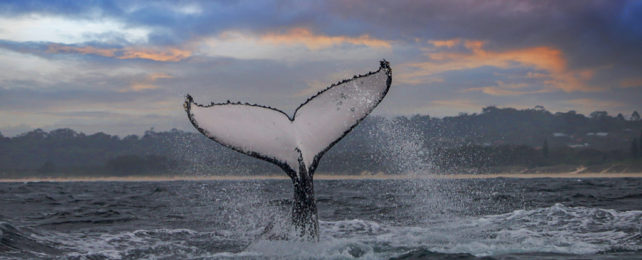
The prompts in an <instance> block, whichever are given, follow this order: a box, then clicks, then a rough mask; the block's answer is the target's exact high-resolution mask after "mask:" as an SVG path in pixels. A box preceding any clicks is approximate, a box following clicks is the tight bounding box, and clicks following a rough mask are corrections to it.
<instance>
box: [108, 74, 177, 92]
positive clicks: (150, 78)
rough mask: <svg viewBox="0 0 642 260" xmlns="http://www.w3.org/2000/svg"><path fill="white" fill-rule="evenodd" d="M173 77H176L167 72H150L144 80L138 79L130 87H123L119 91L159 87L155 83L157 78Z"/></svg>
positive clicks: (136, 90)
mask: <svg viewBox="0 0 642 260" xmlns="http://www.w3.org/2000/svg"><path fill="white" fill-rule="evenodd" d="M171 78H174V77H173V76H172V75H169V74H165V73H153V74H149V75H147V76H146V77H145V78H144V79H143V80H136V81H134V82H132V83H131V84H130V86H129V88H126V89H121V90H119V92H131V91H135V92H139V91H143V90H151V89H157V88H158V86H157V85H155V84H154V83H155V82H156V80H159V79H171Z"/></svg>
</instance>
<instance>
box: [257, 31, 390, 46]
mask: <svg viewBox="0 0 642 260" xmlns="http://www.w3.org/2000/svg"><path fill="white" fill-rule="evenodd" d="M259 39H260V41H262V42H266V43H269V44H283V45H295V44H302V45H304V46H306V47H307V48H309V49H311V50H318V49H323V48H329V47H332V46H337V45H341V44H352V45H364V46H367V47H371V48H390V43H389V42H387V41H384V40H380V39H376V38H372V37H370V36H369V35H367V34H362V35H360V36H358V37H349V36H329V35H323V34H315V33H313V32H312V31H310V30H309V29H307V28H292V29H290V30H288V31H287V32H286V33H266V34H263V35H261V36H260V37H259Z"/></svg>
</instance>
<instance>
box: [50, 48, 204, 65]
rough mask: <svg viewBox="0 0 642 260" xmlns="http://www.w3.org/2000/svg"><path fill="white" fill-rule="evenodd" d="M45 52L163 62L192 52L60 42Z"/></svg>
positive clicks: (177, 59)
mask: <svg viewBox="0 0 642 260" xmlns="http://www.w3.org/2000/svg"><path fill="white" fill-rule="evenodd" d="M46 52H47V53H50V54H56V53H77V54H91V55H98V56H103V57H110V58H116V59H121V60H126V59H143V60H153V61H163V62H177V61H181V60H184V59H187V58H189V57H190V56H191V55H192V52H191V51H189V50H183V49H179V48H172V47H170V48H160V47H155V48H143V47H122V48H100V47H92V46H72V45H61V44H49V45H48V46H47V50H46Z"/></svg>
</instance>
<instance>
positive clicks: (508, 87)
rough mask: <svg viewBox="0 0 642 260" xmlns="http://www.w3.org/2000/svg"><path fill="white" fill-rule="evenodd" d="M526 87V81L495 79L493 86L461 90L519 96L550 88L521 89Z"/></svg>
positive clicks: (547, 90)
mask: <svg viewBox="0 0 642 260" xmlns="http://www.w3.org/2000/svg"><path fill="white" fill-rule="evenodd" d="M526 87H528V84H526V83H504V82H502V81H497V85H495V86H485V87H479V88H469V89H465V90H463V91H462V92H464V93H467V92H474V91H479V92H482V93H484V94H488V95H491V96H519V95H524V94H534V93H546V92H550V91H551V90H550V89H546V88H544V89H537V90H521V89H523V88H526Z"/></svg>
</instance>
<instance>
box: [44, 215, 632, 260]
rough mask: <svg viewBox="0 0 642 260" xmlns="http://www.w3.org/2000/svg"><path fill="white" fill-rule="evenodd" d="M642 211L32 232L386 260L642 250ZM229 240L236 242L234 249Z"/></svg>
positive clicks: (152, 250)
mask: <svg viewBox="0 0 642 260" xmlns="http://www.w3.org/2000/svg"><path fill="white" fill-rule="evenodd" d="M641 220H642V211H616V210H611V209H599V208H586V207H568V206H564V205H562V204H555V205H553V206H551V207H545V208H537V209H530V210H515V211H512V212H509V213H506V214H499V215H487V216H481V217H452V218H448V219H447V220H437V221H434V222H432V224H422V225H419V226H395V225H388V224H384V223H379V222H375V221H370V220H363V219H352V220H340V221H321V222H320V225H321V238H320V241H319V242H318V243H314V242H305V241H285V240H266V239H261V238H258V239H257V238H255V237H254V235H255V234H258V233H260V230H254V231H252V232H249V233H250V235H247V236H244V235H242V234H241V235H240V234H238V233H236V232H232V231H229V230H216V231H210V232H199V231H195V230H190V229H152V230H136V231H126V232H119V233H111V234H106V233H101V234H97V235H95V236H92V235H88V234H87V233H82V234H77V233H64V234H63V233H57V232H56V233H55V234H51V236H47V235H32V237H34V238H36V239H37V240H39V241H42V240H53V239H55V241H54V242H55V243H56V244H57V245H58V248H61V249H64V250H65V251H66V252H68V253H66V256H69V257H79V258H91V257H106V258H110V259H122V258H129V257H142V258H163V257H169V258H171V257H173V256H174V257H175V256H178V255H180V256H191V257H213V258H254V257H268V258H270V257H271V258H289V259H296V258H324V259H346V258H357V257H358V258H365V259H385V258H389V257H393V256H398V255H401V254H403V253H405V252H408V251H409V250H429V251H432V252H439V253H468V254H472V255H475V256H487V255H504V254H521V253H563V254H580V255H584V254H595V253H599V252H604V251H611V250H630V251H636V250H642V235H640V234H641V233H640V232H641V231H642V221H641ZM228 243H233V244H234V243H235V244H236V246H233V248H236V249H229V248H226V246H227V244H228Z"/></svg>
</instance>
